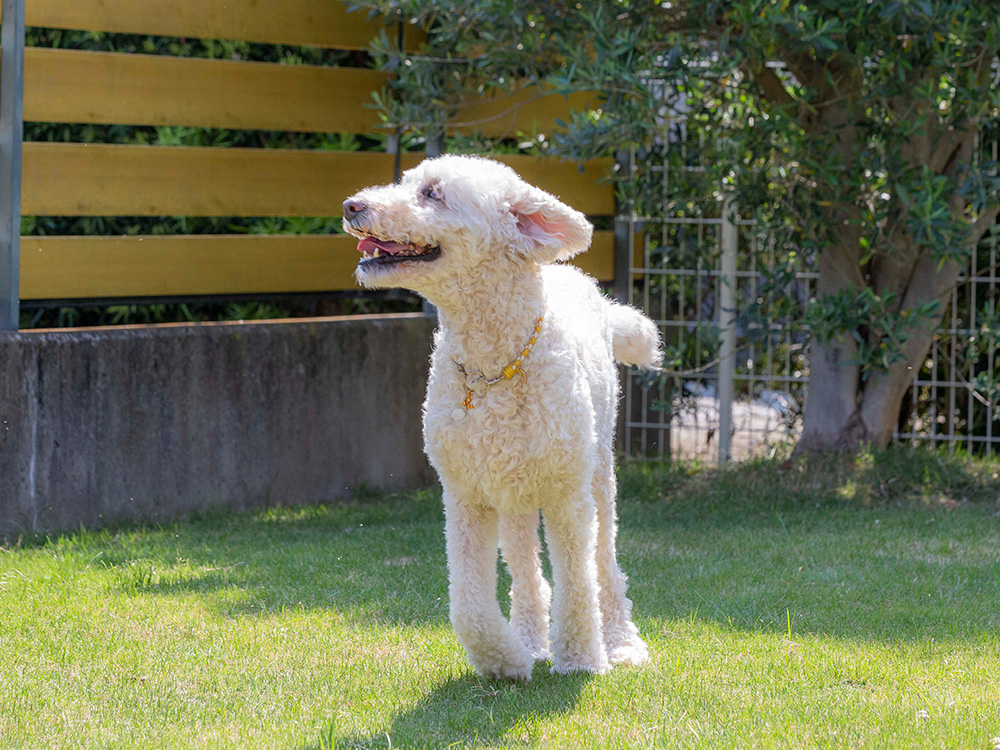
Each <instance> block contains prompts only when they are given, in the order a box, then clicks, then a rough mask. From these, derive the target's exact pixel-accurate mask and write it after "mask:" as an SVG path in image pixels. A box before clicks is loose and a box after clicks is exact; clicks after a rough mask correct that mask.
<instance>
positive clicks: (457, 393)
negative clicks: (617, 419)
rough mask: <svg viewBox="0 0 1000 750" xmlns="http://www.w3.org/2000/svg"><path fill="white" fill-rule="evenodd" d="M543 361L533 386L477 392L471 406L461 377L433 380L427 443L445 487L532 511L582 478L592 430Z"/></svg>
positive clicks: (508, 383)
mask: <svg viewBox="0 0 1000 750" xmlns="http://www.w3.org/2000/svg"><path fill="white" fill-rule="evenodd" d="M537 364H538V363H536V368H535V371H534V372H532V373H529V379H528V381H526V382H520V381H519V380H511V381H504V382H501V383H498V384H496V385H494V386H493V387H491V388H490V389H489V390H488V391H485V392H484V391H483V390H481V389H475V390H474V392H473V395H472V398H471V401H466V399H467V398H468V391H467V389H466V386H465V383H464V381H463V380H462V379H461V377H460V376H459V375H458V374H457V373H455V374H452V373H451V372H445V373H441V372H440V371H438V373H436V375H437V376H436V377H433V378H432V380H431V382H430V383H429V385H428V392H427V402H426V403H425V406H424V439H425V443H426V449H427V455H428V457H429V458H430V460H431V463H432V464H433V466H434V468H435V469H436V470H437V471H438V473H439V474H440V475H441V479H442V482H443V483H444V484H445V486H446V487H452V488H455V490H456V491H459V492H462V493H470V494H474V495H476V496H477V497H478V498H479V499H480V501H484V502H488V503H490V504H493V505H495V506H497V507H498V508H500V509H502V510H504V511H506V512H525V511H527V510H530V509H531V508H532V507H533V506H534V507H537V505H538V495H539V493H541V492H544V491H545V489H544V488H551V487H552V485H553V484H554V483H561V482H562V481H563V480H564V477H566V476H580V466H579V465H578V464H579V463H580V461H581V459H582V457H583V455H585V454H586V453H587V451H586V446H585V445H584V444H585V443H586V442H587V441H586V436H587V435H588V434H589V432H590V430H589V428H588V426H587V425H585V424H583V423H582V420H581V419H580V418H579V415H578V414H577V412H578V411H579V410H578V409H575V408H574V407H573V404H572V403H571V399H567V398H566V397H565V395H564V394H561V393H560V392H559V383H558V380H559V376H558V375H557V374H556V373H554V372H553V371H552V370H551V369H548V368H539V367H538V366H537ZM546 369H548V372H546ZM539 370H541V371H539ZM463 401H465V402H466V404H467V405H465V406H463ZM578 422H580V423H579V424H577V423H578Z"/></svg>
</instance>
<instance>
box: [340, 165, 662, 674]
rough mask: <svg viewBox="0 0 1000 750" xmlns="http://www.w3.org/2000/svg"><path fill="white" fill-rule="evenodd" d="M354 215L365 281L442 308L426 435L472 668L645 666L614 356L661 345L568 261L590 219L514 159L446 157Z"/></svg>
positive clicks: (633, 357) (349, 220) (633, 313)
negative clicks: (504, 602)
mask: <svg viewBox="0 0 1000 750" xmlns="http://www.w3.org/2000/svg"><path fill="white" fill-rule="evenodd" d="M344 226H345V228H346V229H347V231H349V232H350V233H351V234H353V235H355V236H356V237H358V238H359V239H360V242H359V243H358V250H359V251H360V252H361V253H362V258H361V261H360V263H359V264H358V268H357V271H356V272H355V273H356V276H357V279H358V281H359V282H361V283H362V284H364V285H365V286H367V287H373V288H385V287H397V286H399V287H406V288H408V289H412V290H414V291H416V292H419V293H420V294H421V295H423V296H424V297H426V298H427V299H428V300H429V301H430V302H432V303H433V304H434V305H436V306H437V308H438V311H439V314H440V327H439V328H438V330H437V332H436V334H435V338H434V354H433V356H432V358H431V372H430V381H429V382H428V385H427V400H426V402H425V403H424V440H425V444H426V451H427V455H428V457H429V458H430V461H431V463H432V464H433V466H434V468H435V469H436V470H437V472H438V474H439V476H440V478H441V484H442V486H443V488H444V506H445V526H446V539H447V551H448V568H449V580H450V586H449V595H450V600H451V622H452V626H453V627H454V630H455V633H456V634H457V636H458V639H459V640H460V641H461V643H462V645H463V646H464V647H465V651H466V653H467V654H468V657H469V661H470V662H471V663H472V666H473V667H475V669H476V671H477V672H478V673H479V674H480V675H482V676H484V677H502V678H515V679H523V680H527V679H530V677H531V671H532V667H533V665H534V662H535V661H536V660H539V661H540V660H546V659H551V660H552V664H553V666H552V671H553V672H573V671H584V672H605V671H607V670H608V669H609V667H610V665H611V664H616V663H627V664H639V663H641V662H643V661H645V660H646V659H647V658H648V654H647V650H646V644H645V643H643V641H642V639H641V638H639V634H638V631H637V630H636V627H635V625H633V624H632V618H631V609H632V602H631V601H630V600H629V599H628V598H627V597H626V595H625V575H624V574H623V573H622V571H621V569H620V568H619V567H618V562H617V560H616V557H615V535H616V532H617V519H616V513H615V497H616V492H617V489H616V483H615V473H614V427H615V414H616V409H617V399H618V388H619V387H618V371H617V368H616V367H615V360H616V359H617V360H618V361H619V362H622V363H626V364H634V365H639V366H642V367H647V368H653V367H656V366H657V365H658V364H659V362H660V360H661V353H660V340H659V334H658V331H657V329H656V326H655V325H654V324H653V323H652V321H650V320H649V319H648V318H646V317H644V316H643V315H642V314H641V313H639V312H638V311H637V310H635V309H633V308H631V307H627V306H625V305H619V304H616V303H614V302H612V301H611V300H609V299H607V298H606V297H604V296H603V295H602V294H601V293H600V291H599V290H598V288H597V285H596V283H595V282H594V281H593V280H592V279H590V278H589V277H587V276H586V275H584V274H583V273H581V272H580V271H578V270H577V269H575V268H573V267H571V266H568V265H562V264H559V263H558V261H564V260H566V259H568V258H571V257H573V256H574V255H576V254H577V253H579V252H582V251H583V250H586V249H587V247H588V245H589V244H590V239H591V236H592V234H593V227H592V226H591V224H590V223H589V222H588V221H587V220H586V218H584V216H583V214H581V213H579V212H578V211H575V210H573V209H572V208H569V207H568V206H566V205H564V204H563V203H561V202H559V201H558V200H557V199H556V198H554V197H553V196H551V195H549V194H548V193H546V192H544V191H542V190H539V189H538V188H536V187H533V186H531V185H528V184H527V183H525V182H524V181H522V180H521V179H520V178H519V177H518V176H517V174H516V173H515V172H514V171H513V170H512V169H510V168H509V167H507V166H505V165H503V164H499V163H497V162H494V161H491V160H488V159H482V158H476V157H468V156H443V157H440V158H437V159H433V160H428V161H424V162H423V163H421V164H420V165H419V166H417V167H415V168H414V169H411V170H409V171H407V172H406V173H405V174H404V175H403V177H402V181H401V182H400V183H398V184H394V185H385V186H382V187H373V188H368V189H366V190H363V191H361V192H360V193H358V194H357V195H355V196H354V197H352V198H350V199H348V200H347V201H345V202H344ZM539 511H541V514H542V516H543V517H544V527H545V538H546V543H547V546H548V549H549V555H550V558H551V563H552V577H553V583H554V588H555V590H554V594H553V592H552V590H551V589H550V588H549V585H548V583H547V582H546V580H545V578H544V577H543V574H542V566H541V561H540V558H539V553H540V543H539V536H538V519H539ZM498 541H499V546H500V549H501V551H502V552H503V557H504V560H505V561H506V563H507V567H508V569H509V571H510V575H511V579H512V581H513V586H512V588H511V606H510V622H509V623H508V621H507V620H505V619H504V617H503V615H502V614H501V612H500V607H499V605H498V603H497V597H496V586H497V570H496V559H497V544H498ZM550 602H551V607H552V622H551V628H550V625H549V605H550ZM550 641H551V651H550Z"/></svg>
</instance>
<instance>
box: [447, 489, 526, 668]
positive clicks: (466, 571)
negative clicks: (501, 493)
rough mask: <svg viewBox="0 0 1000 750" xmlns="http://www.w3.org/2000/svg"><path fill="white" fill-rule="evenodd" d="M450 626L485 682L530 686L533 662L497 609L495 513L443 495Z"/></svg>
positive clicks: (448, 495) (490, 509)
mask: <svg viewBox="0 0 1000 750" xmlns="http://www.w3.org/2000/svg"><path fill="white" fill-rule="evenodd" d="M444 510H445V541H446V547H447V551H448V579H449V581H448V595H449V598H450V603H451V625H452V627H453V628H454V630H455V635H457V636H458V640H459V641H460V642H461V644H462V646H463V647H464V648H465V653H466V654H467V655H468V657H469V662H470V663H471V664H472V666H473V667H474V668H475V670H476V672H478V673H479V674H480V675H481V676H483V677H501V678H506V679H519V680H530V679H531V669H532V667H533V666H534V663H535V660H534V659H533V658H532V656H531V654H529V653H528V651H527V649H525V647H524V645H523V644H522V643H521V640H520V639H519V638H518V637H517V636H516V635H515V634H514V632H513V631H512V630H511V628H510V625H509V624H508V623H507V620H505V619H504V616H503V614H502V613H501V612H500V605H499V604H497V593H496V592H497V513H496V511H495V510H493V509H492V508H486V507H482V506H474V505H466V504H464V503H460V502H456V500H455V498H454V497H453V496H451V495H450V493H448V492H447V491H445V495H444Z"/></svg>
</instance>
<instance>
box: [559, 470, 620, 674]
mask: <svg viewBox="0 0 1000 750" xmlns="http://www.w3.org/2000/svg"><path fill="white" fill-rule="evenodd" d="M596 537H597V516H596V513H595V508H594V498H593V495H591V494H590V493H589V492H585V491H584V490H580V491H579V492H578V493H576V494H574V495H573V496H571V497H570V498H567V499H566V500H565V501H563V502H557V503H553V504H552V506H550V507H548V508H546V509H545V539H546V540H547V542H548V546H549V556H550V558H551V560H552V583H553V588H554V596H553V600H552V625H551V631H550V633H551V638H552V671H553V672H559V673H565V672H606V671H608V669H609V664H608V656H607V652H606V650H605V648H604V639H603V638H602V637H601V610H600V605H599V603H598V584H597V564H596V559H595V558H596V554H595V553H596Z"/></svg>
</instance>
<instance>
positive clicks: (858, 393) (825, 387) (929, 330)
mask: <svg viewBox="0 0 1000 750" xmlns="http://www.w3.org/2000/svg"><path fill="white" fill-rule="evenodd" d="M959 271H960V267H959V266H958V264H956V263H954V262H949V263H946V264H945V265H944V266H943V267H942V268H941V269H940V270H938V262H937V261H936V260H934V258H933V257H931V254H930V253H929V252H925V253H923V254H921V255H920V259H919V261H918V262H917V263H916V265H915V267H914V271H913V276H912V278H911V279H910V283H909V284H908V285H907V286H906V289H905V291H904V293H903V295H902V303H901V305H900V309H901V310H911V309H914V308H917V307H920V306H921V305H923V304H926V303H927V302H930V301H932V300H935V299H936V300H939V301H940V305H939V307H938V311H937V314H936V315H935V316H934V317H933V318H931V319H929V320H925V321H924V322H923V323H922V324H921V325H920V327H918V328H915V329H913V330H912V331H910V332H909V337H908V338H907V340H906V344H905V346H904V347H903V352H902V358H901V359H900V361H898V362H896V363H894V364H893V365H891V366H890V367H889V369H888V371H886V372H878V373H872V374H871V375H870V376H869V378H868V380H866V381H863V382H862V381H861V380H860V379H859V374H860V373H859V368H858V366H857V365H856V364H853V361H854V359H855V357H856V354H857V347H856V345H855V343H854V339H853V337H852V335H851V334H850V333H848V334H845V335H844V336H841V337H839V338H836V339H833V340H831V341H827V342H819V341H814V342H813V343H812V345H811V351H810V357H809V392H808V395H807V398H806V403H805V410H804V420H803V422H804V423H803V430H802V436H801V437H800V438H799V442H798V444H797V445H796V446H795V453H796V454H801V453H818V452H837V453H853V452H856V451H858V450H860V449H861V448H863V447H866V446H871V447H876V448H883V447H885V446H886V445H888V444H889V441H890V440H892V436H893V433H894V432H895V431H896V426H897V424H898V422H899V413H900V407H901V406H902V403H903V396H904V395H905V393H906V390H907V388H909V386H910V384H911V383H912V382H913V377H914V374H915V373H916V372H919V370H920V368H921V366H922V364H923V361H924V359H925V358H926V356H927V353H928V351H930V347H931V344H932V343H933V341H934V335H935V331H936V330H937V327H938V325H940V323H941V320H942V318H943V316H944V313H945V310H946V308H947V304H946V302H947V296H948V294H949V293H950V290H951V289H952V287H953V286H954V284H955V281H956V279H957V277H958V274H959ZM820 275H821V279H822V265H821V271H820Z"/></svg>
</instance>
